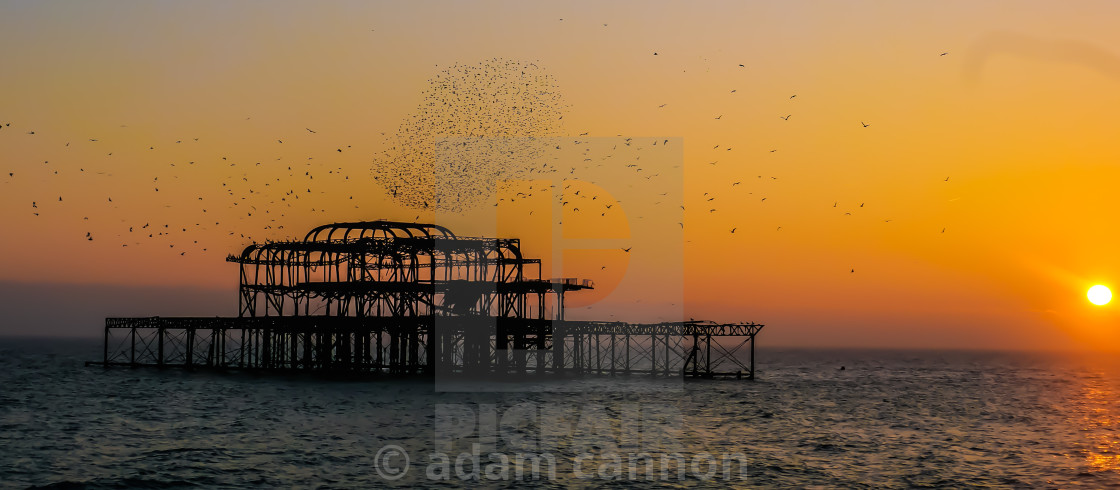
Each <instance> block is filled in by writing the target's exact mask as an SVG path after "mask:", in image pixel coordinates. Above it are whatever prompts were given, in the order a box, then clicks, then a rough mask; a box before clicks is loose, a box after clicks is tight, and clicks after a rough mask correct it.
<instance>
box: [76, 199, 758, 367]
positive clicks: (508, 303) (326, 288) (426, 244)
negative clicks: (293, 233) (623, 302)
mask: <svg viewBox="0 0 1120 490" xmlns="http://www.w3.org/2000/svg"><path fill="white" fill-rule="evenodd" d="M226 260H227V261H229V262H233V263H237V264H239V266H240V270H239V277H240V285H239V288H238V295H239V299H238V305H239V312H238V316H236V317H140V318H106V319H105V332H104V342H105V343H104V354H103V359H102V360H101V361H97V362H92V361H91V362H88V363H87V365H101V366H106V367H110V366H131V367H139V366H156V367H181V368H192V369H206V368H209V369H219V370H254V371H289V372H293V371H310V372H319V373H328V374H338V375H358V376H372V377H377V376H386V377H403V376H433V375H435V376H450V377H464V378H477V379H494V377H498V378H499V379H500V378H501V377H503V376H508V377H533V376H581V375H590V374H595V375H627V374H628V375H647V376H684V377H689V378H736V379H753V378H754V373H755V369H754V357H755V352H754V350H755V346H754V343H755V336H756V335H757V334H758V332H759V331H760V330H761V329H762V327H763V325H760V324H757V323H715V322H703V321H696V320H689V321H682V322H662V323H627V322H618V321H609V322H608V321H587V320H567V319H565V318H564V298H565V295H566V294H569V293H578V292H579V291H581V290H587V289H592V288H594V283H593V282H592V281H591V280H588V279H578V278H555V279H543V278H542V277H541V261H540V259H535V258H527V257H524V256H523V255H522V253H521V247H520V240H519V239H516V238H479V237H462V236H457V235H455V234H454V233H452V232H451V230H449V229H447V228H445V227H443V226H439V225H435V224H421V223H407V222H395V221H362V222H348V223H332V224H327V225H323V226H319V227H317V228H314V229H312V230H311V231H310V232H308V233H307V235H306V236H305V237H304V239H303V240H293V241H282V242H267V243H262V244H253V245H250V246H248V247H246V248H245V249H244V250H243V251H242V252H241V253H240V254H239V255H230V256H229V257H227V258H226ZM740 352H742V353H740Z"/></svg>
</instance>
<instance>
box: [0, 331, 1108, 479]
mask: <svg viewBox="0 0 1120 490" xmlns="http://www.w3.org/2000/svg"><path fill="white" fill-rule="evenodd" d="M100 349H101V344H100V341H99V340H95V339H90V340H84V339H83V340H59V339H25V338H21V339H13V338H7V339H0V487H3V488H63V489H78V488H91V489H117V488H260V487H280V488H386V487H394V486H402V487H410V488H418V487H419V488H424V487H449V486H450V487H486V488H513V487H524V486H534V487H544V488H570V487H575V488H600V487H604V486H606V487H624V488H629V487H637V488H646V487H670V488H729V487H730V488H786V487H797V488H812V487H817V488H835V487H844V488H865V487H866V488H922V487H939V488H940V487H951V488H962V487H995V488H1024V487H1032V488H1033V487H1038V488H1068V487H1092V488H1097V487H1106V486H1117V485H1120V362H1118V359H1117V358H1115V357H1112V356H1107V355H1099V354H1095V355H1094V354H1065V353H1023V352H987V351H933V350H929V351H922V350H913V351H902V350H858V349H847V350H810V349H775V348H770V349H767V348H765V347H760V348H759V349H758V351H757V357H756V362H757V377H756V379H754V380H735V379H730V380H704V381H688V382H685V381H682V380H680V379H679V378H675V379H659V380H646V379H634V378H630V377H609V376H605V377H595V378H586V379H577V380H564V381H550V382H540V383H509V384H503V383H492V384H490V385H489V386H480V387H476V389H473V390H470V389H467V388H463V387H462V386H458V387H455V386H453V387H450V388H449V387H448V386H442V387H437V384H438V383H434V382H433V381H432V380H425V379H410V380H373V381H370V380H337V379H327V378H322V377H317V376H309V375H278V374H261V373H246V372H226V373H220V372H206V371H193V372H192V371H186V370H182V369H164V370H161V369H155V368H136V369H132V368H102V367H97V366H91V367H87V366H86V365H85V361H89V360H97V359H99V355H100V352H101V350H100ZM462 390H467V391H462Z"/></svg>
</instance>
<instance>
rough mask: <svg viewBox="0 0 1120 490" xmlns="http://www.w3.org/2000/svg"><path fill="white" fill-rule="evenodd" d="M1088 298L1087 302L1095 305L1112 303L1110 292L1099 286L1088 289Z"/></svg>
mask: <svg viewBox="0 0 1120 490" xmlns="http://www.w3.org/2000/svg"><path fill="white" fill-rule="evenodd" d="M1088 296H1089V302H1090V303H1093V304H1095V305H1103V304H1107V303H1108V302H1109V301H1112V291H1110V290H1109V289H1108V288H1107V287H1104V286H1101V285H1099V284H1098V285H1096V286H1093V287H1091V288H1089V294H1088Z"/></svg>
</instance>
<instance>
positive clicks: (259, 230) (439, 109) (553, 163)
mask: <svg viewBox="0 0 1120 490" xmlns="http://www.w3.org/2000/svg"><path fill="white" fill-rule="evenodd" d="M653 54H654V56H658V53H657V52H654V53H653ZM947 54H948V53H947V52H944V53H940V54H939V56H945V55H947ZM662 58H663V57H662ZM738 68H739V69H745V65H744V64H738ZM736 92H737V90H736V89H732V90H730V93H732V94H734V93H736ZM808 95H810V96H811V94H808ZM782 97H785V96H782ZM795 99H796V100H801V99H800V98H798V94H790V95H788V99H786V100H787V101H788V103H789V104H791V107H790V110H789V111H788V112H787V111H782V112H783V113H782V114H776V119H780V121H777V120H774V121H775V124H786V123H789V121H790V120H791V118H796V114H797V112H796V110H795V109H794V106H795V105H796V104H797V102H795ZM667 105H668V104H667V103H659V104H652V105H651V108H654V110H666V106H667ZM568 110H569V105H568V104H567V103H566V102H565V99H564V97H563V95H562V93H561V90H560V87H559V83H558V81H557V79H556V78H555V77H554V76H553V75H551V74H549V73H548V72H547V71H546V70H545V69H544V68H542V66H540V65H539V64H538V63H537V62H529V61H518V60H507V59H501V58H491V59H487V60H484V61H481V62H478V63H474V64H454V65H452V66H450V67H448V68H445V69H443V70H441V71H439V72H438V73H436V75H435V76H433V77H432V78H430V79H428V80H427V86H426V88H424V89H423V90H422V92H421V102H420V104H419V105H418V107H417V108H416V110H415V111H413V112H412V113H410V114H409V115H407V116H406V117H405V118H404V119H403V121H402V122H401V123H400V125H399V129H398V131H397V132H396V133H395V134H391V135H389V136H387V137H386V138H385V140H384V141H383V143H384V144H383V146H382V148H383V149H382V150H380V151H376V152H374V151H359V152H355V151H354V150H353V148H354V146H353V145H352V144H349V143H347V144H343V143H340V142H337V141H333V140H330V139H329V138H327V136H326V135H324V134H321V131H319V130H317V129H314V128H312V127H292V128H287V130H286V131H285V133H284V134H277V135H275V138H274V141H270V142H269V144H270V145H275V147H277V150H276V151H275V152H273V154H272V155H268V156H266V155H261V156H259V157H256V158H254V157H246V156H245V155H238V156H232V155H231V156H227V155H225V154H222V152H221V151H220V150H216V149H215V148H213V147H206V143H207V142H206V141H205V140H202V141H200V137H199V136H196V135H182V137H176V138H174V139H169V140H159V141H149V142H143V143H140V142H138V141H139V139H138V137H136V136H128V137H123V136H122V134H121V133H122V132H127V131H128V130H129V128H128V127H127V126H126V125H121V128H120V129H119V130H118V131H117V132H115V133H113V134H96V135H94V134H90V135H81V136H80V137H75V135H59V134H44V133H43V132H42V131H41V130H38V129H37V128H32V127H26V126H23V125H20V124H18V123H17V124H15V125H14V126H13V123H12V122H3V123H2V124H0V144H3V143H4V141H5V139H9V138H37V139H40V140H43V141H47V143H43V144H46V145H53V146H56V147H58V148H60V149H63V150H64V151H81V152H83V153H82V154H83V155H98V156H99V160H96V159H95V160H92V161H91V160H77V161H73V160H72V161H65V162H55V163H52V162H51V161H50V160H46V159H45V160H44V161H43V162H42V164H36V165H35V167H36V168H35V173H36V178H37V179H38V180H37V181H36V182H37V184H36V185H35V188H34V193H35V197H34V198H33V199H31V200H29V202H27V203H26V206H27V208H26V212H28V213H31V214H32V215H33V216H35V217H40V216H42V215H45V214H51V213H56V212H58V209H59V208H60V207H62V206H70V205H73V206H78V207H79V208H80V209H81V214H83V217H82V221H83V222H89V221H91V216H92V217H93V220H112V221H114V222H113V223H112V227H111V229H112V230H113V232H112V233H111V236H110V237H108V238H109V239H110V240H112V241H113V243H119V244H120V246H122V247H128V246H139V245H144V244H148V243H153V244H157V245H160V246H163V245H166V246H167V247H168V248H169V249H175V251H176V252H178V254H179V255H186V254H187V253H189V252H195V251H207V250H208V248H207V245H206V244H205V243H203V244H200V243H199V241H198V239H197V238H198V237H208V236H213V235H214V234H215V232H217V233H218V234H221V235H224V236H229V237H234V238H236V239H240V241H256V240H260V239H262V238H263V239H264V240H268V239H272V238H273V237H275V236H276V235H277V234H280V233H284V232H282V231H280V230H284V229H285V223H288V224H290V221H291V217H293V216H306V215H307V214H308V213H314V214H316V215H319V216H321V217H322V218H321V219H318V220H317V221H331V220H337V219H338V215H337V214H336V213H337V212H339V211H341V206H340V205H339V204H340V202H346V205H345V206H346V207H347V208H351V209H358V208H359V205H358V203H356V202H354V196H355V195H360V194H361V193H362V192H368V184H369V183H370V181H369V180H368V179H367V178H363V177H364V176H363V175H361V174H360V173H359V174H356V177H355V178H351V177H352V175H351V171H352V170H353V169H354V168H355V167H354V162H355V161H357V162H370V167H369V168H370V171H371V172H370V173H371V175H370V177H371V178H372V182H373V183H374V184H376V186H377V187H379V188H380V189H382V190H383V192H384V193H385V195H386V196H388V197H390V198H391V199H393V200H394V201H395V202H396V203H398V204H400V205H402V206H405V207H408V208H412V209H414V210H418V211H440V212H450V213H458V212H463V211H466V210H470V209H473V208H477V207H479V206H483V205H493V206H498V205H501V203H503V202H508V203H509V204H513V205H517V203H519V201H521V200H523V199H529V198H531V197H533V196H534V195H535V193H537V192H543V191H547V192H548V193H549V195H550V196H554V197H555V198H556V199H557V203H558V204H559V205H560V206H561V207H562V208H563V209H564V210H565V211H566V212H569V213H584V214H588V215H591V216H594V215H599V216H604V217H605V216H607V215H608V214H610V213H617V212H620V211H621V209H620V203H619V202H618V201H617V200H615V199H612V198H609V196H605V195H602V194H598V193H595V192H593V191H589V190H585V189H584V190H581V189H576V188H573V187H572V186H571V185H570V184H562V185H563V188H562V192H560V193H556V192H554V191H555V190H556V189H555V186H554V185H539V186H537V187H533V186H530V187H528V188H518V189H514V190H511V191H509V192H504V193H503V192H500V191H501V186H502V183H503V182H509V181H517V180H523V179H533V178H548V179H549V180H553V181H555V180H557V178H559V180H561V181H562V180H564V179H568V178H571V179H578V178H582V177H584V176H585V175H591V174H590V173H589V171H591V170H601V169H604V168H609V169H611V170H613V171H616V173H613V174H603V173H601V172H600V173H598V174H595V175H599V176H600V178H601V176H602V175H615V176H617V175H624V176H623V177H622V178H623V179H624V180H625V181H626V182H628V183H638V184H642V185H644V186H647V187H646V189H647V190H649V191H648V192H647V194H649V195H650V196H652V197H653V199H654V201H653V204H654V205H656V206H662V208H663V209H672V211H673V212H674V214H669V213H663V215H664V216H679V215H681V214H683V213H684V212H685V211H686V204H688V206H690V207H691V208H690V209H688V211H692V212H697V211H698V212H701V213H704V214H706V215H716V214H726V219H725V220H724V222H725V223H727V227H726V232H727V233H728V234H729V235H735V236H743V233H742V232H743V228H744V227H745V224H744V223H742V222H741V221H740V220H743V219H746V218H745V217H744V212H743V209H742V208H741V206H735V205H733V206H732V207H731V208H725V207H723V206H722V205H721V203H722V202H723V201H725V200H726V199H725V194H724V193H725V192H735V193H737V196H738V197H737V199H736V200H735V201H734V202H741V199H744V198H745V199H754V200H755V202H757V203H758V204H760V205H762V204H764V203H766V202H767V199H768V196H767V195H766V191H767V189H768V187H767V186H772V185H776V184H777V183H778V182H779V180H780V177H779V175H765V174H762V173H755V172H749V171H748V170H747V168H748V167H746V166H745V165H738V163H739V162H742V161H743V160H744V158H748V159H749V158H762V157H763V156H764V155H765V154H767V153H769V154H772V153H775V152H777V151H778V148H767V149H766V150H765V151H764V152H762V154H760V155H754V156H749V157H742V156H738V154H739V153H740V151H739V150H737V149H736V148H735V147H734V146H732V145H730V144H727V143H726V142H724V143H717V144H714V145H713V146H712V147H711V149H710V150H708V151H707V152H705V153H706V154H708V155H711V156H713V157H714V158H711V159H705V161H706V163H707V164H708V165H709V166H711V167H720V168H722V167H723V166H726V165H728V164H727V163H723V164H721V161H722V160H725V159H727V160H734V162H733V163H732V164H731V165H737V168H735V169H733V170H732V171H730V172H729V175H730V177H729V179H728V181H727V182H726V183H725V184H726V189H720V188H715V187H713V188H710V189H708V190H705V191H704V192H703V193H702V195H699V196H683V197H682V196H679V195H676V194H673V195H670V192H664V193H656V192H653V190H656V189H658V188H666V189H669V188H675V189H678V190H679V189H680V186H681V183H680V178H681V175H682V173H683V168H680V165H666V164H664V163H663V162H664V161H665V160H664V158H661V160H659V161H660V162H662V163H659V164H656V165H649V162H650V161H651V160H655V159H651V158H649V155H651V154H652V153H651V152H655V151H665V150H670V153H668V154H672V152H673V151H680V150H679V149H678V148H675V147H674V148H671V149H670V146H671V145H680V144H681V143H680V140H673V139H671V138H664V137H640V138H638V137H626V136H623V135H621V134H619V135H592V134H590V132H579V133H578V135H577V136H571V135H570V134H569V133H568V132H567V131H566V129H565V122H564V116H565V114H566V112H567V111H568ZM725 115H728V114H727V113H724V112H723V111H719V112H716V113H712V114H711V115H710V120H709V123H711V124H730V123H729V122H728V121H727V119H725ZM248 119H250V118H246V120H248ZM852 124H853V126H854V125H855V124H858V125H859V126H857V127H858V128H860V130H866V131H872V130H874V127H873V125H872V124H871V122H869V121H866V120H860V119H859V118H858V117H853V119H852ZM573 133H574V132H573ZM293 144H294V145H297V147H298V148H301V149H302V150H301V151H302V153H300V154H298V155H296V154H293V153H292V152H291V151H289V150H286V149H285V150H280V149H279V148H280V147H291V146H293ZM122 145H123V146H122ZM735 146H738V145H735ZM203 147H206V148H207V149H206V151H203V150H202V148H203ZM308 148H311V150H308ZM705 148H706V147H705ZM215 151H216V153H215ZM643 151H645V153H642V152H643ZM122 153H127V154H129V155H130V156H131V158H140V159H141V160H143V161H146V162H151V164H150V165H146V166H144V167H143V168H141V169H139V170H137V171H136V173H137V174H140V175H144V174H146V176H145V177H143V179H144V182H145V183H146V184H147V187H149V189H147V190H145V191H144V192H143V193H142V195H141V196H140V197H139V198H137V197H130V198H126V199H124V200H123V201H122V200H116V201H115V200H114V199H113V196H112V195H111V191H112V190H113V187H112V186H111V185H106V182H107V181H106V180H104V179H106V178H107V177H111V176H112V173H111V172H109V171H106V170H104V168H110V167H111V166H110V165H107V164H105V162H107V161H108V159H112V158H115V157H114V155H118V157H119V155H121V154H122ZM141 153H142V155H140V154H141ZM352 153H356V154H355V155H353V156H351V154H352ZM138 155H139V156H138ZM731 155H736V156H734V157H732V156H731ZM643 156H646V157H647V160H646V161H642V157H643ZM113 168H119V167H113ZM87 169H88V170H87ZM617 172H624V174H619V173H617ZM6 173H7V175H8V179H7V181H6V182H4V183H5V184H7V185H16V186H19V185H21V182H20V179H21V177H24V176H23V175H20V174H19V173H17V172H16V171H15V170H12V171H8V172H6ZM752 173H753V175H751V174H752ZM61 175H71V176H73V175H76V176H79V178H84V179H87V181H86V182H85V186H86V187H87V188H94V189H98V188H102V187H103V188H104V189H105V191H106V192H105V194H104V195H103V196H102V197H101V198H98V199H96V202H94V201H93V200H91V199H89V198H88V194H89V193H90V192H88V191H87V192H84V193H83V197H82V198H81V200H80V201H79V202H75V203H74V204H71V202H70V201H69V200H67V199H66V197H67V196H65V195H58V193H57V192H55V191H52V189H53V186H51V185H42V182H43V178H44V176H45V178H47V179H49V178H53V177H58V176H61ZM148 179H150V180H148ZM939 180H940V179H939ZM948 181H949V177H945V178H944V182H948ZM659 186H660V187H659ZM325 189H331V190H332V192H333V193H334V194H336V195H332V196H324V194H326V193H327V191H326V190H325ZM338 189H343V190H344V193H345V196H339V195H337V194H338ZM168 194H173V195H172V196H169V197H167V198H164V197H161V196H165V195H168ZM657 196H663V199H660V200H658V198H657ZM328 197H329V198H328ZM343 197H345V199H343ZM696 203H699V204H700V205H699V206H696ZM865 204H867V203H865V202H859V204H858V207H850V208H847V209H846V210H842V211H843V213H844V215H845V216H850V215H852V213H853V212H856V211H858V210H859V209H860V208H864V206H865ZM831 205H832V207H833V208H837V207H838V205H839V201H833V202H832V203H831ZM97 206H101V207H103V208H104V209H103V211H105V212H102V213H98V212H97V211H98V208H97ZM122 206H123V207H128V208H130V209H132V210H141V211H144V212H147V213H149V214H150V216H149V217H147V218H144V219H134V220H130V219H128V218H129V217H126V216H125V214H126V213H116V212H114V211H115V210H120V209H122ZM677 206H679V210H677V209H676V207H677ZM852 206H854V204H852ZM171 207H174V208H176V211H178V212H177V213H159V212H158V211H159V210H160V209H161V208H171ZM368 211H369V210H360V212H362V213H363V214H366V215H368ZM525 211H526V214H528V215H532V213H533V212H534V210H533V209H530V208H529V207H526V208H525ZM171 215H175V216H179V218H172V217H171ZM182 216H190V217H192V218H191V219H188V220H184V219H182V218H181V217H182ZM210 216H215V217H216V218H210ZM131 217H133V218H134V216H131ZM648 217H649V218H656V216H648ZM646 218H647V216H645V215H639V216H635V219H646ZM883 221H884V222H886V223H889V222H890V221H891V220H890V219H884V220H883ZM676 225H678V226H679V227H680V228H684V227H685V220H684V219H683V218H681V219H680V220H679V221H677V222H676ZM102 229H103V228H102ZM782 229H783V228H782V226H776V227H775V229H774V231H775V232H781V231H782ZM946 230H947V227H941V229H940V233H945V232H946ZM297 231H298V230H297ZM737 231H738V232H739V234H738V235H736V232H737ZM79 236H81V239H83V240H85V241H88V242H92V241H95V240H100V239H102V237H100V236H96V234H95V233H93V232H91V231H89V230H85V231H84V235H79ZM203 239H204V240H205V238H203ZM625 251H626V252H629V248H627V249H625ZM845 269H847V270H848V271H849V272H850V273H855V269H854V268H850V267H846V268H845Z"/></svg>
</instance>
